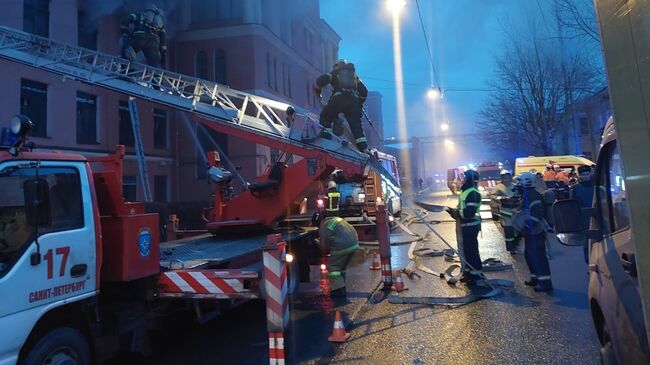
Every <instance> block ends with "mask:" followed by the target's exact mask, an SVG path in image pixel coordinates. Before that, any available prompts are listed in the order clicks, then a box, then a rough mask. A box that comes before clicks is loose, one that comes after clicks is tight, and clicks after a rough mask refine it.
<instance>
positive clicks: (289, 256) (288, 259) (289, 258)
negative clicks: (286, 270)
mask: <svg viewBox="0 0 650 365" xmlns="http://www.w3.org/2000/svg"><path fill="white" fill-rule="evenodd" d="M293 259H294V257H293V254H290V253H287V254H286V255H285V256H284V261H286V262H287V264H290V263H292V262H293Z"/></svg>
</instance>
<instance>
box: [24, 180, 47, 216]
mask: <svg viewBox="0 0 650 365" xmlns="http://www.w3.org/2000/svg"><path fill="white" fill-rule="evenodd" d="M23 192H24V198H25V214H26V216H27V224H29V225H30V226H32V227H40V226H49V225H50V223H51V222H52V216H51V214H50V188H49V184H48V183H47V180H45V179H40V178H36V179H29V180H27V181H25V182H24V184H23Z"/></svg>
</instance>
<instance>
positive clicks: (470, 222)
mask: <svg viewBox="0 0 650 365" xmlns="http://www.w3.org/2000/svg"><path fill="white" fill-rule="evenodd" d="M478 179H479V175H478V172H476V171H474V170H468V171H466V172H465V181H464V183H463V186H462V187H461V189H462V191H461V193H460V195H459V196H458V208H457V210H455V211H454V210H451V211H450V214H451V215H452V217H454V218H455V219H456V220H457V229H458V228H460V235H461V241H462V242H459V243H460V244H459V247H458V249H459V252H460V254H461V255H463V257H464V258H465V260H466V261H467V263H468V264H469V266H471V267H464V268H463V278H464V280H465V281H466V282H467V284H468V285H472V284H474V283H475V282H476V280H478V279H480V278H481V276H482V275H483V272H482V271H483V265H482V263H481V256H480V254H479V251H478V233H479V231H480V230H481V215H480V207H481V193H479V191H478V189H476V184H477V183H478ZM457 233H458V231H457Z"/></svg>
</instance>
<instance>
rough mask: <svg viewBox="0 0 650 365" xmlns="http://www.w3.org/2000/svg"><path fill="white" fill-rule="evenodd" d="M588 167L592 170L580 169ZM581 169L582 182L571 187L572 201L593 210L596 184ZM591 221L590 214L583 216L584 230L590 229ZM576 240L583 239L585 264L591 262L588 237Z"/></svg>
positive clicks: (579, 237)
mask: <svg viewBox="0 0 650 365" xmlns="http://www.w3.org/2000/svg"><path fill="white" fill-rule="evenodd" d="M583 167H587V168H588V169H591V168H590V167H589V166H580V168H583ZM580 168H578V171H579V172H580V174H581V177H580V182H579V183H578V184H575V185H573V187H571V195H570V197H571V199H575V200H577V201H578V204H580V208H583V209H584V208H591V205H592V202H593V198H594V182H593V180H592V179H591V176H589V177H583V175H582V174H583V173H584V171H580ZM590 172H591V170H589V171H587V173H590ZM589 220H590V216H589V214H583V215H582V228H583V229H589ZM574 237H575V239H576V240H577V239H581V240H582V241H583V243H582V244H583V247H584V256H585V262H589V240H588V239H587V236H586V235H584V234H574Z"/></svg>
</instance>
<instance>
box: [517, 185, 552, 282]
mask: <svg viewBox="0 0 650 365" xmlns="http://www.w3.org/2000/svg"><path fill="white" fill-rule="evenodd" d="M535 178H536V177H535V175H533V174H531V173H529V172H525V173H523V174H521V175H520V176H519V182H518V186H517V192H518V194H521V206H520V209H519V210H518V211H517V213H515V216H514V219H513V223H514V227H515V229H516V230H517V231H519V232H520V233H521V235H522V236H523V237H524V238H525V240H526V249H525V251H524V255H525V258H526V264H527V265H528V269H529V270H530V280H528V281H526V282H525V284H526V285H529V286H533V287H534V289H535V291H548V290H552V289H553V284H552V283H551V267H550V265H549V263H548V257H547V256H546V229H545V226H546V225H547V223H546V221H545V218H544V216H545V207H544V197H543V196H542V195H541V194H540V193H539V192H538V191H537V190H535Z"/></svg>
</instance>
